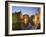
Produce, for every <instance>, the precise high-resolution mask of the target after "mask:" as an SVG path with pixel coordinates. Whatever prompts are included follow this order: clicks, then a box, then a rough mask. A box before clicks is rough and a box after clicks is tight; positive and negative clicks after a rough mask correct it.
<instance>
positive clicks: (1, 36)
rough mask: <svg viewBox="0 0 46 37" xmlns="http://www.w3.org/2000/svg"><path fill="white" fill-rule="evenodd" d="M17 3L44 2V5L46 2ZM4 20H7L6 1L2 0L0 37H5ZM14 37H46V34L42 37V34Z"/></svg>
mask: <svg viewBox="0 0 46 37" xmlns="http://www.w3.org/2000/svg"><path fill="white" fill-rule="evenodd" d="M14 1H15V0H14ZM16 1H29V2H44V3H46V0H16ZM45 6H46V5H45ZM45 9H46V8H45ZM45 12H46V10H45ZM45 16H46V13H45ZM4 19H5V0H0V37H5V20H4ZM45 24H46V23H45ZM45 26H46V25H45ZM45 30H46V29H45ZM12 37H13V36H12ZM14 37H46V33H45V34H42V35H41V34H40V35H24V36H14Z"/></svg>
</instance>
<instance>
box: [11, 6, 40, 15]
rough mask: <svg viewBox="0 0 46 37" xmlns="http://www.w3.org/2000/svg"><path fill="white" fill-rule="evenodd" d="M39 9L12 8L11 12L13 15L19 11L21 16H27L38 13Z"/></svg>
mask: <svg viewBox="0 0 46 37" xmlns="http://www.w3.org/2000/svg"><path fill="white" fill-rule="evenodd" d="M39 9H40V8H38V7H21V6H13V7H12V12H13V13H15V11H16V12H19V11H21V12H22V14H28V15H29V16H30V15H32V14H35V13H37V12H38V11H39Z"/></svg>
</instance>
